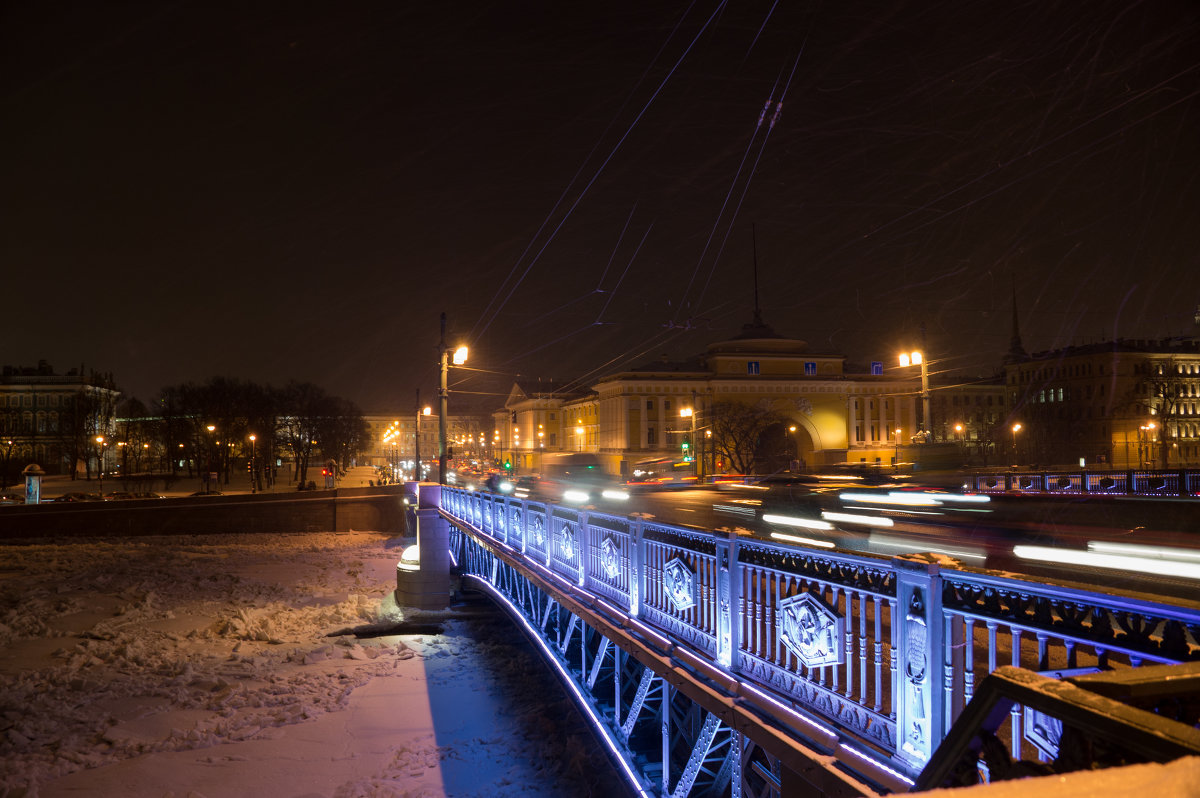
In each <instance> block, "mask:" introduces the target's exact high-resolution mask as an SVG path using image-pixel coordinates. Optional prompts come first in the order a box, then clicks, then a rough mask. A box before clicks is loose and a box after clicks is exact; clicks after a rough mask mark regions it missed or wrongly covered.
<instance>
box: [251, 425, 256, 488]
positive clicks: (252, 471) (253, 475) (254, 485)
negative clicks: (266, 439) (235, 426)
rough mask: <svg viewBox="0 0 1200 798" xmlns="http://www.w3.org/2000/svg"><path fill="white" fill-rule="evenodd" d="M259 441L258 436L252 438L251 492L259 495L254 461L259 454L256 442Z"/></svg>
mask: <svg viewBox="0 0 1200 798" xmlns="http://www.w3.org/2000/svg"><path fill="white" fill-rule="evenodd" d="M256 440H258V436H257V435H251V436H250V492H251V493H258V473H257V472H256V471H255V470H254V459H255V455H256V454H257V452H256V451H255V444H254V442H255V441H256Z"/></svg>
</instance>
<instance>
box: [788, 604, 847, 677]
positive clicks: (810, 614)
mask: <svg viewBox="0 0 1200 798" xmlns="http://www.w3.org/2000/svg"><path fill="white" fill-rule="evenodd" d="M845 625H846V620H845V618H843V617H842V616H841V615H838V614H837V613H836V612H834V611H833V610H831V609H829V608H828V607H826V606H825V603H824V602H822V601H821V600H820V599H819V598H817V597H816V596H814V595H813V594H812V593H807V592H805V593H799V594H797V595H795V596H792V597H790V598H785V599H784V600H783V601H781V602H779V640H780V642H782V643H783V645H784V646H786V647H787V649H788V651H791V652H792V653H793V654H795V655H796V657H797V658H798V659H799V660H800V662H801V663H803V664H804V666H805V667H807V668H819V667H821V666H822V665H837V664H839V663H840V662H841V661H842V647H841V646H839V645H838V641H840V640H841V639H842V637H843V632H844V630H845Z"/></svg>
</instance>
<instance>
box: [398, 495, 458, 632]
mask: <svg viewBox="0 0 1200 798" xmlns="http://www.w3.org/2000/svg"><path fill="white" fill-rule="evenodd" d="M417 500H418V501H417V510H416V526H417V552H416V555H417V556H416V557H415V558H414V557H412V556H411V555H409V554H408V552H409V550H406V552H405V554H406V556H405V557H404V558H402V559H401V562H400V564H399V565H398V566H397V568H396V603H397V604H398V605H400V606H401V607H414V608H416V609H422V610H444V609H446V608H447V607H448V606H450V524H449V522H448V521H446V520H445V519H444V518H442V517H441V515H440V514H439V513H438V507H439V505H440V504H441V485H437V484H434V483H428V482H426V483H422V484H420V485H418V491H417ZM414 559H415V564H414V562H413V560H414ZM414 566H415V567H414Z"/></svg>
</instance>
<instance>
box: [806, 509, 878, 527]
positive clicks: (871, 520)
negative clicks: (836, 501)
mask: <svg viewBox="0 0 1200 798" xmlns="http://www.w3.org/2000/svg"><path fill="white" fill-rule="evenodd" d="M821 517H822V518H824V519H825V520H826V521H841V522H842V523H843V524H861V525H863V526H895V524H894V523H892V519H890V518H884V517H882V516H878V515H854V514H853V513H832V512H829V511H826V510H822V511H821Z"/></svg>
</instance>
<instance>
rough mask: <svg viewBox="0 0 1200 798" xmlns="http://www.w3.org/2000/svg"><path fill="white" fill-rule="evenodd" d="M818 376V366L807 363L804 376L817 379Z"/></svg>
mask: <svg viewBox="0 0 1200 798" xmlns="http://www.w3.org/2000/svg"><path fill="white" fill-rule="evenodd" d="M755 373H757V372H755ZM816 374H817V364H816V363H813V362H812V361H805V363H804V376H805V377H815V376H816Z"/></svg>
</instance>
